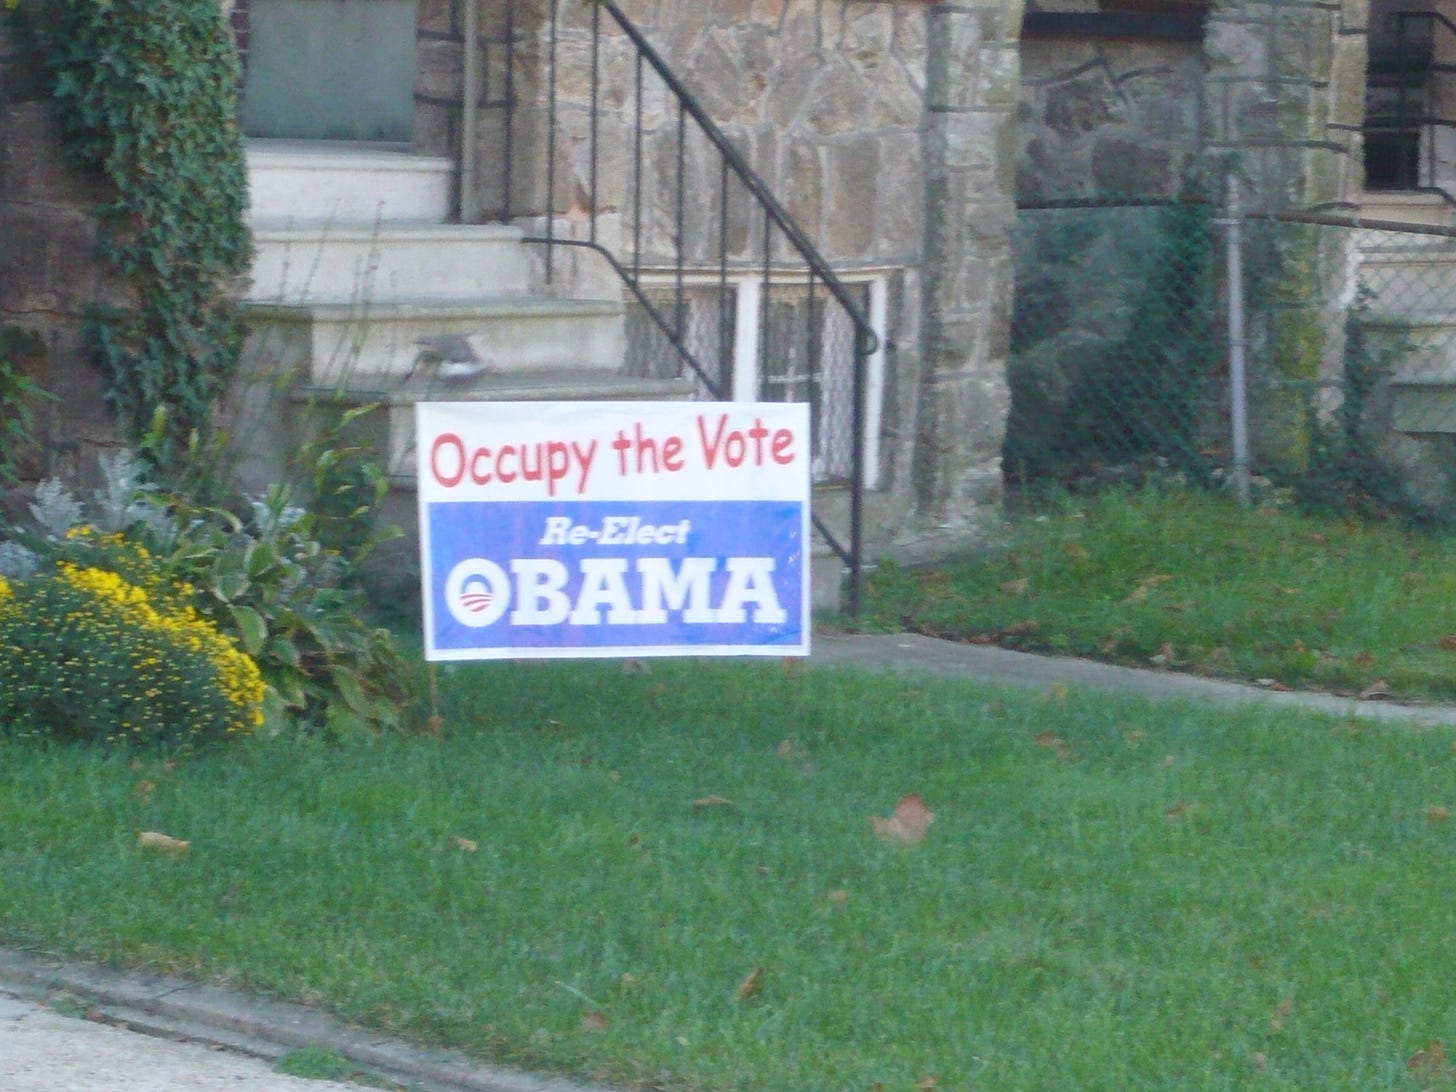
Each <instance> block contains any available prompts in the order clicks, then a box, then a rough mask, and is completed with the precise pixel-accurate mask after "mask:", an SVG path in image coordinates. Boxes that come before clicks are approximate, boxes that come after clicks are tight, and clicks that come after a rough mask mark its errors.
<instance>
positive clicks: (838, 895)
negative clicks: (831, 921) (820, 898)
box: [824, 887, 849, 906]
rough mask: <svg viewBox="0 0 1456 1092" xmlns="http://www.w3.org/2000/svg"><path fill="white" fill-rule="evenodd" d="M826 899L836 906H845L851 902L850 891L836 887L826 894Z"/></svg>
mask: <svg viewBox="0 0 1456 1092" xmlns="http://www.w3.org/2000/svg"><path fill="white" fill-rule="evenodd" d="M824 897H825V898H826V899H827V900H829V901H830V902H831V903H833V904H834V905H835V906H844V905H846V904H848V902H849V889H848V888H847V887H836V888H833V889H832V890H830V891H828V892H826V893H825V895H824Z"/></svg>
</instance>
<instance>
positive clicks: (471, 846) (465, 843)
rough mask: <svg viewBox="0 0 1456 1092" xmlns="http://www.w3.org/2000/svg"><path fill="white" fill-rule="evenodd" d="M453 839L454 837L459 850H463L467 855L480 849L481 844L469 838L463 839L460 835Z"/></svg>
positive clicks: (454, 836)
mask: <svg viewBox="0 0 1456 1092" xmlns="http://www.w3.org/2000/svg"><path fill="white" fill-rule="evenodd" d="M452 837H453V840H454V842H455V845H456V847H457V848H459V849H461V850H463V851H464V852H466V853H474V852H475V851H476V850H478V849H479V848H480V843H479V842H472V841H471V840H470V839H469V838H462V837H460V835H458V834H456V835H453V836H452Z"/></svg>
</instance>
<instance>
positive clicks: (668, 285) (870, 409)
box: [639, 268, 896, 489]
mask: <svg viewBox="0 0 1456 1092" xmlns="http://www.w3.org/2000/svg"><path fill="white" fill-rule="evenodd" d="M895 272H896V270H894V269H886V268H871V269H855V270H836V272H835V275H836V276H837V277H838V278H839V279H840V281H841V282H843V283H844V285H845V286H846V287H855V286H858V285H865V286H867V292H866V296H867V300H868V307H867V311H868V314H867V315H866V317H867V318H868V319H869V323H870V329H871V330H873V331H874V335H875V349H874V351H873V352H872V353H871V354H870V358H869V362H868V365H869V366H868V372H867V374H866V376H865V419H864V426H863V427H864V437H863V440H864V468H863V476H864V486H865V487H866V488H869V489H872V488H874V487H875V486H876V485H878V484H879V480H880V425H881V422H882V420H883V415H884V396H885V357H886V349H885V347H886V345H887V344H888V342H889V320H890V277H891V276H892V275H893V274H894V273H895ZM639 283H640V285H641V287H642V288H643V289H651V290H657V291H660V290H662V289H669V290H671V289H674V288H675V287H676V285H677V280H676V278H675V277H674V275H673V274H671V273H659V272H656V271H654V272H652V273H647V272H645V271H644V272H643V274H642V275H641V277H640V281H639ZM720 283H725V284H727V286H728V287H730V288H731V289H732V290H733V301H734V314H733V360H732V369H733V371H732V374H733V389H732V391H730V392H728V394H729V395H730V397H731V400H732V401H734V402H754V401H757V400H758V391H759V385H760V380H761V378H762V377H761V376H760V375H759V374H758V344H759V335H760V328H759V326H760V320H761V319H762V316H763V271H762V269H757V270H730V271H729V272H728V273H727V275H726V276H720V275H719V274H718V273H716V272H710V273H705V272H702V271H700V270H694V271H685V272H684V274H683V278H682V284H683V287H684V288H695V289H698V288H704V287H709V288H716V287H717V286H718V285H719V284H720ZM815 283H816V284H817V285H820V286H822V283H823V282H822V281H816V282H815ZM808 284H809V277H808V275H807V274H805V273H799V272H790V271H788V270H779V269H775V270H773V271H772V272H771V273H770V276H769V285H770V287H771V288H779V287H786V286H796V285H798V286H807V285H808ZM851 390H853V387H852V386H851ZM851 413H852V410H851Z"/></svg>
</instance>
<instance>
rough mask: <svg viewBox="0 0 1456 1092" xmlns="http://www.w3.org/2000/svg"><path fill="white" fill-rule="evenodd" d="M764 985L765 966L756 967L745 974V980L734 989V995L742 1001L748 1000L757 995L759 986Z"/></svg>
mask: <svg viewBox="0 0 1456 1092" xmlns="http://www.w3.org/2000/svg"><path fill="white" fill-rule="evenodd" d="M762 985H763V968H762V967H755V968H753V970H751V971H749V972H748V973H747V974H746V975H744V976H743V981H742V982H740V983H738V989H736V990H734V991H733V993H734V996H735V997H737V998H738V1000H740V1001H747V1000H748V999H749V998H750V997H754V996H756V995H757V993H758V990H759V987H760V986H762Z"/></svg>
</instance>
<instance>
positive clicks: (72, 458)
mask: <svg viewBox="0 0 1456 1092" xmlns="http://www.w3.org/2000/svg"><path fill="white" fill-rule="evenodd" d="M41 7H42V4H41V3H40V0H25V2H23V3H22V4H21V5H20V11H21V14H22V15H25V14H33V13H37V12H39V10H40V8H41ZM108 196H109V194H108V190H107V187H106V185H105V183H104V181H103V180H101V179H99V178H97V177H94V176H92V175H89V174H86V173H83V172H80V171H78V170H76V169H75V168H74V167H72V166H71V165H70V164H68V163H66V162H65V161H64V159H63V157H62V152H61V145H60V140H59V137H58V134H57V130H56V126H55V122H54V119H53V117H52V113H51V105H50V101H49V96H48V95H47V94H46V92H45V91H44V89H43V87H42V81H41V73H40V71H39V66H38V64H37V62H36V59H35V57H34V56H33V55H32V54H31V53H30V52H29V51H27V50H24V49H22V48H21V46H20V43H19V42H17V40H16V36H15V34H14V33H12V30H11V25H10V24H9V23H8V22H7V21H6V19H5V18H3V17H0V240H4V244H3V245H0V330H5V329H7V328H9V329H10V330H12V332H13V335H14V334H16V333H18V335H19V336H18V337H14V340H15V341H16V342H17V343H18V344H20V345H22V346H23V351H21V353H20V356H21V364H22V366H23V368H24V369H25V371H26V373H27V375H28V376H29V378H30V379H31V380H32V381H33V382H35V383H36V384H38V385H39V386H40V387H42V388H43V389H45V390H48V391H51V392H54V393H56V394H57V395H58V397H57V398H56V399H55V400H53V401H50V402H47V403H45V404H44V405H43V406H40V407H37V412H36V419H37V422H38V424H39V426H40V428H39V430H38V431H39V434H40V439H41V440H42V442H43V449H42V450H41V451H39V452H36V453H34V456H33V457H32V458H31V459H30V460H29V465H27V466H25V467H24V470H25V471H26V472H27V474H28V475H30V476H32V477H40V476H44V475H49V474H54V473H68V474H69V473H75V472H81V473H84V474H89V473H91V472H92V471H94V468H95V459H94V457H93V454H94V452H95V451H96V450H97V449H99V448H103V447H108V446H111V445H113V444H115V443H116V442H117V440H118V429H117V425H116V421H115V419H114V417H113V415H112V414H111V413H110V412H109V411H108V410H107V408H106V405H105V401H104V398H103V379H102V376H101V373H100V371H99V370H98V369H97V368H95V367H94V366H92V365H91V364H90V362H89V361H88V360H87V355H86V352H85V349H84V345H83V341H82V334H81V324H82V319H83V316H84V314H85V311H86V310H87V308H88V307H90V306H91V305H93V304H98V303H107V302H113V303H124V302H125V296H124V293H123V290H122V288H121V287H120V286H119V285H118V284H117V283H116V282H115V281H114V280H112V279H111V278H109V277H108V276H107V275H106V274H105V273H103V272H102V271H101V269H100V268H99V267H98V265H97V262H96V260H95V250H96V238H97V223H96V220H95V218H94V217H93V216H92V215H91V210H92V209H93V208H94V207H95V206H96V205H97V204H99V203H101V202H102V201H105V200H107V199H108Z"/></svg>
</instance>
